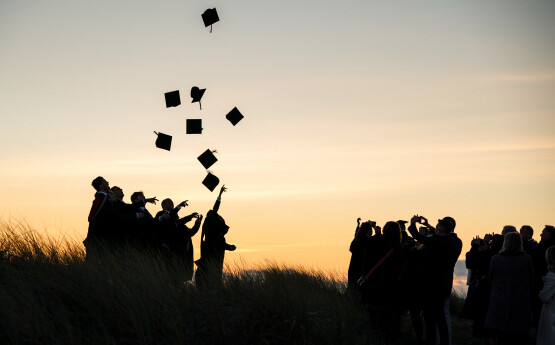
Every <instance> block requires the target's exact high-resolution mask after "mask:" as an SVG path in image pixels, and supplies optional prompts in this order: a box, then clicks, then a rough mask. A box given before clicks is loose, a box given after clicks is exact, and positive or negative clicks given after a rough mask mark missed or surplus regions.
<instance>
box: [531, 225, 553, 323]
mask: <svg viewBox="0 0 555 345" xmlns="http://www.w3.org/2000/svg"><path fill="white" fill-rule="evenodd" d="M540 238H541V240H540V243H538V245H537V246H536V247H535V248H534V249H533V250H532V261H533V263H534V282H533V284H532V291H531V292H532V296H533V298H532V310H533V312H534V321H535V322H534V324H535V325H537V321H538V320H539V318H540V313H541V306H542V302H541V301H540V299H539V297H538V295H539V293H540V291H541V290H542V289H543V277H545V276H546V275H547V263H546V261H545V253H546V252H547V248H549V247H551V246H553V245H555V227H553V226H551V225H546V226H545V227H544V229H543V231H542V233H541V235H540Z"/></svg>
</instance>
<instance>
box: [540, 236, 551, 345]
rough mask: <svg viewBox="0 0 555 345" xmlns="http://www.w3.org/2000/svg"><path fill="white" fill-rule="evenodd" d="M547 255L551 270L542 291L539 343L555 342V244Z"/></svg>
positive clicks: (545, 344) (549, 344) (546, 344)
mask: <svg viewBox="0 0 555 345" xmlns="http://www.w3.org/2000/svg"><path fill="white" fill-rule="evenodd" d="M545 257H546V259H547V265H548V269H549V271H548V272H547V275H546V276H545V278H544V281H543V289H542V290H541V291H540V300H541V301H542V302H543V308H542V313H541V316H540V321H539V325H538V339H537V343H536V344H537V345H553V344H555V246H553V247H550V248H549V249H548V250H547V252H546V253H545Z"/></svg>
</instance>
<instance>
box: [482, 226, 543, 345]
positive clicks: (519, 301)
mask: <svg viewBox="0 0 555 345" xmlns="http://www.w3.org/2000/svg"><path fill="white" fill-rule="evenodd" d="M489 278H490V282H491V295H490V301H489V308H488V315H487V318H486V325H485V326H486V328H487V329H489V330H490V331H491V338H490V343H494V344H496V343H497V342H499V343H503V344H524V343H526V339H527V336H528V330H529V329H530V326H531V324H532V307H531V305H530V284H531V282H532V279H533V266H532V258H531V257H530V256H529V255H527V254H525V253H524V251H523V250H522V239H521V237H520V235H519V234H518V233H508V234H506V235H505V239H504V241H503V249H501V251H500V252H499V254H498V255H494V256H493V257H492V259H491V263H490V271H489Z"/></svg>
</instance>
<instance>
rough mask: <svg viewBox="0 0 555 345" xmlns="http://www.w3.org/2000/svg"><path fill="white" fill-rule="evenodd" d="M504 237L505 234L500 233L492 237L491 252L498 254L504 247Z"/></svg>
mask: <svg viewBox="0 0 555 345" xmlns="http://www.w3.org/2000/svg"><path fill="white" fill-rule="evenodd" d="M504 239H505V238H504V237H503V235H500V234H495V235H493V236H492V237H491V252H492V253H493V254H494V255H495V254H498V253H499V251H500V250H501V248H503V240H504Z"/></svg>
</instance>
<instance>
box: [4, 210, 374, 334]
mask: <svg viewBox="0 0 555 345" xmlns="http://www.w3.org/2000/svg"><path fill="white" fill-rule="evenodd" d="M228 271H230V272H231V273H230V274H227V275H226V278H225V281H224V284H223V286H214V287H213V288H210V289H204V290H201V289H197V288H196V287H195V286H194V285H193V284H190V283H188V284H184V283H183V282H182V281H180V279H179V273H180V272H181V270H180V267H171V266H168V265H166V264H164V261H163V260H161V258H159V257H157V255H156V254H154V253H149V254H145V253H141V252H138V251H136V250H128V251H126V252H125V253H123V255H118V256H114V255H112V254H106V255H105V256H104V257H103V258H102V259H99V260H95V261H94V262H90V261H89V262H85V253H84V249H83V246H82V244H81V243H80V242H79V241H76V240H73V239H69V238H64V237H63V236H61V237H60V238H53V237H49V236H47V235H44V234H40V233H39V232H37V231H34V230H32V229H31V228H30V227H29V226H28V225H27V224H25V223H13V222H6V221H3V220H0V339H2V343H3V344H369V343H376V338H375V336H374V334H372V332H371V331H370V329H369V320H368V318H367V315H366V314H365V313H364V312H362V311H361V310H360V309H359V307H358V306H357V304H356V303H354V302H353V300H352V299H351V298H350V297H349V296H348V295H346V294H345V293H344V285H343V284H342V283H341V282H338V281H335V280H333V279H331V278H329V277H328V276H326V275H325V274H323V273H322V272H317V271H311V270H303V269H290V268H286V267H280V266H279V265H277V264H274V265H271V266H267V267H261V268H260V269H258V270H249V271H246V270H243V269H241V268H240V267H235V268H228Z"/></svg>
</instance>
